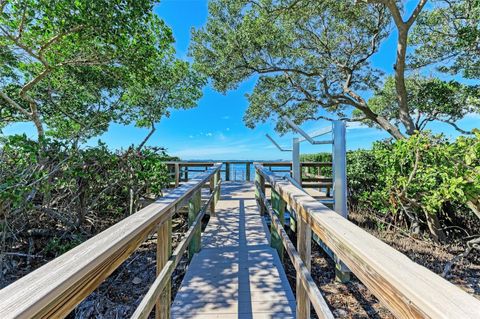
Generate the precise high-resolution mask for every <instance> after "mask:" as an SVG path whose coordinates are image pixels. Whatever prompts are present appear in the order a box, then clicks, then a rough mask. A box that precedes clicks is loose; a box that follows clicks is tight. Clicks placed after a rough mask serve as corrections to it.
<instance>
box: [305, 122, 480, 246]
mask: <svg viewBox="0 0 480 319" xmlns="http://www.w3.org/2000/svg"><path fill="white" fill-rule="evenodd" d="M325 157H326V155H325V154H320V155H319V156H318V158H321V159H324V158H325ZM308 158H315V157H314V156H312V155H309V157H308ZM347 163H348V164H347V176H348V187H349V200H350V204H351V205H355V206H358V207H359V208H360V210H362V209H363V210H366V209H371V210H374V211H375V212H377V213H380V214H383V215H395V216H396V218H394V220H395V221H397V222H399V223H404V224H405V225H406V226H408V227H409V228H410V229H411V231H412V232H413V233H416V234H419V233H420V232H421V231H422V230H428V232H429V233H430V235H431V237H432V239H433V240H435V241H444V240H445V239H446V237H447V235H448V234H446V233H445V231H444V230H445V229H447V228H454V227H457V228H458V226H463V225H464V224H465V220H468V219H473V218H474V217H475V215H477V216H479V217H480V214H479V213H478V207H479V205H478V199H479V197H480V132H478V131H477V132H476V133H475V135H474V136H473V137H465V136H461V137H459V138H458V139H457V140H456V141H454V142H451V141H449V140H447V139H446V138H445V137H443V136H442V135H436V136H434V135H431V134H429V133H426V132H424V133H419V134H416V135H413V136H411V137H410V138H408V139H404V140H398V141H392V140H388V141H382V142H377V143H375V144H374V145H373V148H372V150H357V151H350V152H348V154H347Z"/></svg>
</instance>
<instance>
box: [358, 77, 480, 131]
mask: <svg viewBox="0 0 480 319" xmlns="http://www.w3.org/2000/svg"><path fill="white" fill-rule="evenodd" d="M406 86H407V91H408V100H409V107H410V112H411V113H410V116H411V117H412V118H414V119H415V129H416V130H417V131H421V130H423V129H425V127H426V125H427V124H428V123H429V122H431V121H442V122H445V123H448V124H450V125H453V126H454V127H455V128H456V129H457V130H459V131H461V132H463V133H470V132H465V131H463V130H462V129H461V128H459V127H458V126H457V125H456V124H455V122H456V121H457V120H459V119H462V118H463V117H464V116H465V115H466V114H469V113H480V87H479V86H468V85H464V84H461V83H459V82H457V81H453V80H452V81H443V80H440V79H437V78H427V77H423V76H419V75H412V76H410V77H408V78H407V79H406ZM395 97H396V91H395V79H394V78H393V77H388V78H387V79H386V81H385V84H384V86H383V87H382V88H381V89H379V90H377V91H376V92H375V95H374V96H373V97H372V98H370V99H369V100H368V104H369V106H370V107H371V108H372V110H374V112H376V113H378V114H381V115H382V116H384V117H385V118H387V119H388V120H389V121H393V122H397V123H398V108H397V103H396V101H395ZM354 116H359V117H360V116H362V114H361V113H360V112H358V111H354ZM364 122H365V123H366V124H368V125H371V126H374V125H375V123H374V122H372V121H364Z"/></svg>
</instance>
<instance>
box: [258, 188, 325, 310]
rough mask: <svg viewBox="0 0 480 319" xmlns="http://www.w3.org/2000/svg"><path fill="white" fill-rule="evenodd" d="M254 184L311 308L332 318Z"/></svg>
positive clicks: (304, 267) (285, 234)
mask: <svg viewBox="0 0 480 319" xmlns="http://www.w3.org/2000/svg"><path fill="white" fill-rule="evenodd" d="M255 186H256V187H257V190H258V193H259V196H260V199H261V201H262V203H263V205H264V206H265V208H266V210H267V212H268V214H269V215H270V220H271V221H272V224H274V225H275V229H276V231H277V233H278V234H279V236H280V239H281V240H282V243H283V245H284V247H285V249H286V251H287V253H288V255H289V257H290V259H291V261H292V264H293V266H294V268H295V271H296V272H297V276H298V277H299V278H300V280H301V281H302V284H303V286H304V287H305V290H306V292H307V295H308V298H309V299H310V301H311V302H312V305H313V308H314V309H315V311H316V313H317V314H318V316H319V318H325V319H333V318H334V317H333V314H332V312H331V311H330V308H329V307H328V305H327V302H326V301H325V299H324V298H323V295H322V293H321V292H320V290H319V289H318V287H317V286H316V285H315V281H314V280H313V278H312V275H311V274H310V270H309V269H308V267H307V266H306V265H305V264H304V262H303V260H302V258H301V257H300V255H299V254H298V252H297V251H296V249H295V246H294V245H293V243H292V242H291V241H290V238H289V237H288V235H287V232H286V231H285V229H284V228H283V225H282V223H281V222H280V220H279V219H278V217H277V215H276V214H275V212H274V211H273V208H272V206H271V205H270V203H269V202H268V200H267V198H266V196H265V193H264V192H263V191H262V190H261V187H260V184H259V183H258V182H255ZM297 299H298V296H297Z"/></svg>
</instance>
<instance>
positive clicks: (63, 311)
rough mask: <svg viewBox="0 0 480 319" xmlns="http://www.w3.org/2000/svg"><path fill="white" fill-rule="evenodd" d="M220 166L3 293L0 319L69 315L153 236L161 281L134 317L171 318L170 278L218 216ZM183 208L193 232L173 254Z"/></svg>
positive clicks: (41, 268)
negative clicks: (209, 219)
mask: <svg viewBox="0 0 480 319" xmlns="http://www.w3.org/2000/svg"><path fill="white" fill-rule="evenodd" d="M220 167H221V164H219V163H218V164H213V165H212V166H211V167H210V168H209V169H208V170H207V171H206V172H204V173H202V174H200V175H199V176H197V177H196V178H195V179H192V180H190V181H189V182H186V183H185V184H183V185H181V186H180V187H177V188H175V189H174V190H172V191H171V192H169V193H167V194H166V195H165V196H163V197H161V198H159V199H158V200H156V201H155V202H154V203H152V204H151V205H149V206H147V207H145V208H143V209H142V210H140V211H138V212H137V213H135V214H133V215H131V216H129V217H127V218H125V219H124V220H122V221H120V222H118V223H117V224H115V225H113V226H111V227H110V228H108V229H107V230H105V231H103V232H101V233H100V234H98V235H96V236H94V237H92V238H90V239H89V240H87V241H86V242H84V243H82V244H80V245H79V246H77V247H75V248H73V249H72V250H70V251H68V252H67V253H65V254H63V255H61V256H60V257H58V258H56V259H54V260H52V261H50V262H49V263H47V264H46V265H44V266H42V267H40V268H39V269H37V270H35V271H33V272H31V273H29V274H28V275H26V276H24V277H22V278H20V279H19V280H17V281H15V282H14V283H12V284H11V285H9V286H7V287H5V288H4V289H2V290H0V318H2V319H8V318H62V317H65V316H67V315H68V314H69V313H70V312H71V311H72V310H73V309H74V308H75V307H76V306H77V305H78V304H79V303H80V302H81V301H82V300H83V299H84V298H86V297H87V296H88V295H89V294H90V293H91V292H93V291H94V290H95V289H96V288H97V287H98V286H99V285H100V284H101V283H102V282H103V281H104V280H105V279H106V278H107V277H108V276H109V275H110V274H111V273H112V272H113V271H114V270H115V269H117V268H118V267H119V266H120V265H121V264H122V263H123V262H124V261H125V260H126V259H127V258H128V257H129V256H130V255H131V254H132V253H133V252H134V251H135V250H136V249H137V248H138V247H139V246H140V244H141V243H142V242H144V241H145V240H146V238H147V237H148V236H149V235H150V234H152V233H154V232H157V278H156V280H155V282H154V283H153V285H152V286H151V288H150V290H149V291H148V293H147V294H146V296H145V297H144V299H143V300H142V302H141V303H140V305H139V307H138V308H137V311H136V312H135V314H134V316H133V317H134V318H148V315H149V313H150V312H151V310H152V309H153V307H154V306H155V304H156V305H157V309H156V317H157V318H168V316H169V312H170V309H169V305H170V288H169V285H170V284H169V282H170V278H171V275H172V273H173V270H174V269H175V267H176V266H177V264H178V263H179V261H180V259H181V258H182V256H183V254H184V252H185V251H186V250H187V248H188V251H189V257H191V256H192V255H193V254H194V253H196V252H198V250H199V247H200V231H201V229H200V225H201V219H202V217H203V216H204V214H205V213H206V212H207V210H208V209H210V211H211V213H214V212H215V203H216V202H217V201H218V200H219V194H220V183H221V180H220ZM207 185H208V186H209V189H210V192H209V196H208V199H206V201H205V203H204V204H203V206H202V201H201V200H202V199H201V193H202V187H205V186H207ZM185 205H188V225H189V229H188V231H187V233H186V235H185V237H184V239H183V240H182V241H181V242H180V243H179V244H178V246H177V248H176V249H175V251H174V252H173V254H172V251H171V236H172V234H171V231H172V230H171V228H172V223H171V219H172V216H173V215H174V214H175V213H176V212H177V211H178V210H179V209H180V208H181V207H183V206H185ZM167 287H168V288H167ZM166 288H167V289H166Z"/></svg>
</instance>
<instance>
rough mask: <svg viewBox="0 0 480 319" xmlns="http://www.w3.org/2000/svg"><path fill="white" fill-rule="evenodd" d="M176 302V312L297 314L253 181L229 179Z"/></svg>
mask: <svg viewBox="0 0 480 319" xmlns="http://www.w3.org/2000/svg"><path fill="white" fill-rule="evenodd" d="M216 210H217V213H216V216H212V217H211V218H210V221H209V224H208V226H207V228H206V229H205V232H204V234H203V235H202V250H201V251H200V252H199V253H198V254H196V255H195V256H194V258H193V259H192V262H191V264H190V266H189V269H188V271H187V274H186V275H185V277H184V279H183V282H182V285H181V287H180V289H179V290H178V292H177V295H176V297H175V301H174V302H173V304H172V309H171V312H172V318H175V319H190V318H192V319H205V318H222V319H229V318H235V319H239V318H245V319H267V318H295V298H294V295H293V293H292V290H291V288H290V286H289V283H288V280H287V277H286V275H285V272H284V270H283V266H282V264H281V262H280V258H279V257H278V254H277V252H276V251H275V250H274V249H273V248H271V247H270V245H269V240H268V235H267V234H268V230H267V228H266V225H265V224H264V222H263V220H262V218H261V217H260V213H259V211H258V208H257V205H256V202H255V195H254V188H253V183H234V182H229V183H228V182H227V183H224V184H223V188H222V197H221V200H220V201H219V202H218V204H217V207H216Z"/></svg>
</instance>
